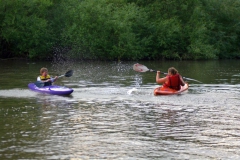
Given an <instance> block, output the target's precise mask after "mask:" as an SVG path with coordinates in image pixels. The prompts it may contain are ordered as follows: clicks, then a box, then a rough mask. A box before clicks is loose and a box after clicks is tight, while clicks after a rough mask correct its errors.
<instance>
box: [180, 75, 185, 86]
mask: <svg viewBox="0 0 240 160" xmlns="http://www.w3.org/2000/svg"><path fill="white" fill-rule="evenodd" d="M180 84H181V86H184V85H185V82H184V80H183V78H182V76H181V75H180Z"/></svg>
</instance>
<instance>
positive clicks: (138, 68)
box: [133, 63, 149, 72]
mask: <svg viewBox="0 0 240 160" xmlns="http://www.w3.org/2000/svg"><path fill="white" fill-rule="evenodd" d="M133 70H134V71H137V72H147V71H149V69H148V68H147V67H146V66H144V65H142V64H139V63H136V64H134V65H133Z"/></svg>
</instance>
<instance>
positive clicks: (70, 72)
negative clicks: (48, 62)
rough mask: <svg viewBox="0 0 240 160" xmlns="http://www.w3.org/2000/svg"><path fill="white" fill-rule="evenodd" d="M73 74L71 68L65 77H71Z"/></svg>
mask: <svg viewBox="0 0 240 160" xmlns="http://www.w3.org/2000/svg"><path fill="white" fill-rule="evenodd" d="M72 75H73V70H69V71H67V72H66V73H65V77H71V76H72Z"/></svg>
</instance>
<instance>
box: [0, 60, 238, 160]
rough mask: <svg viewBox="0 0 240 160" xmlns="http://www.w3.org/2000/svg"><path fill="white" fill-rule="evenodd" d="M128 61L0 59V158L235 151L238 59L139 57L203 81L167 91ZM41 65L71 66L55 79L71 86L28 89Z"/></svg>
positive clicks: (227, 155) (196, 155)
mask: <svg viewBox="0 0 240 160" xmlns="http://www.w3.org/2000/svg"><path fill="white" fill-rule="evenodd" d="M134 63H136V62H125V63H123V62H122V63H115V62H71V63H67V62H65V63H63V64H59V63H50V62H36V63H34V62H19V61H18V62H16V61H7V62H6V61H3V62H2V61H1V64H0V71H1V72H0V74H1V79H0V84H1V86H0V119H1V121H0V129H1V132H0V140H1V143H0V159H239V158H240V157H239V155H240V151H239V148H240V142H239V138H240V133H239V130H240V116H239V115H240V98H239V93H240V85H239V82H240V80H239V78H240V71H239V68H240V66H239V64H238V61H233V60H232V61H210V62H205V61H204V62H203V61H202V62H141V63H143V64H145V65H147V66H148V67H149V68H152V69H158V70H162V71H164V72H166V70H167V68H168V67H171V66H175V67H176V68H177V69H178V70H179V71H180V73H181V74H182V75H183V76H186V77H190V78H193V79H197V80H199V81H201V82H203V83H196V82H194V81H188V82H189V84H190V88H189V90H188V91H186V92H184V93H182V94H180V95H173V96H154V95H153V90H154V88H156V87H158V85H157V84H156V83H155V73H150V72H148V73H137V72H135V71H133V70H132V65H133V64H134ZM139 63H140V62H139ZM42 66H46V67H48V68H49V71H50V74H52V75H57V74H58V75H61V74H64V73H65V72H66V71H67V70H68V69H73V70H74V75H73V76H72V77H70V78H66V77H64V78H61V79H59V80H58V81H57V82H56V84H58V85H64V86H67V87H71V88H73V89H74V92H73V93H72V94H71V95H70V96H54V95H46V94H40V93H36V92H33V91H30V90H29V89H28V88H27V84H28V83H29V82H32V81H35V80H36V77H37V75H38V72H39V69H40V68H41V67H42Z"/></svg>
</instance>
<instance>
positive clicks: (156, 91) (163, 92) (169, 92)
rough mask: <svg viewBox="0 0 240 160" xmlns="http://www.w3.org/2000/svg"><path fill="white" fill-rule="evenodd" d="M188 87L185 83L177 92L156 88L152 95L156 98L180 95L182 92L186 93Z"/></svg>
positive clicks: (166, 88)
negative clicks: (158, 96)
mask: <svg viewBox="0 0 240 160" xmlns="http://www.w3.org/2000/svg"><path fill="white" fill-rule="evenodd" d="M188 87H189V85H188V83H185V85H184V86H181V89H180V90H178V91H177V90H175V89H172V88H168V87H163V86H161V87H158V88H156V89H154V95H155V96H157V95H172V94H180V93H182V92H183V91H186V90H187V89H188Z"/></svg>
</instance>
